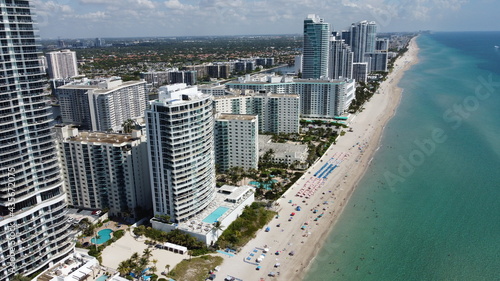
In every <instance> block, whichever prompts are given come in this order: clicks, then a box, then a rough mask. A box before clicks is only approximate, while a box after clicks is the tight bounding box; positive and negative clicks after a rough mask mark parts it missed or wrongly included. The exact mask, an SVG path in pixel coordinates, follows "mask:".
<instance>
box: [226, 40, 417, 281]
mask: <svg viewBox="0 0 500 281" xmlns="http://www.w3.org/2000/svg"><path fill="white" fill-rule="evenodd" d="M415 39H416V38H413V39H412V40H411V41H410V43H409V48H408V51H407V52H406V53H405V54H404V55H403V56H402V57H400V58H398V59H397V60H396V62H395V64H394V68H393V70H392V71H391V73H390V74H389V75H388V76H387V79H386V80H385V81H384V82H382V83H381V85H380V87H379V90H378V94H374V95H373V97H372V98H371V100H370V101H369V102H368V103H367V104H365V105H364V109H363V110H362V112H360V113H358V114H357V115H356V116H354V117H352V118H351V122H350V128H352V130H353V131H352V132H349V131H348V132H346V134H345V135H344V136H341V137H340V138H339V139H338V140H337V143H336V144H335V145H332V146H331V147H330V148H329V149H328V151H327V152H326V153H325V154H324V155H323V156H322V157H321V159H320V160H318V161H317V162H316V163H315V164H313V165H312V166H311V167H310V168H309V169H308V171H307V172H306V173H305V174H304V175H303V176H302V177H301V178H300V179H299V180H298V181H297V182H296V183H295V184H294V185H293V186H292V187H291V188H290V189H289V190H288V191H287V192H286V193H285V194H284V196H283V197H282V198H280V199H279V200H277V201H276V203H277V206H275V208H276V211H278V213H279V217H278V218H274V219H273V220H272V221H271V222H270V223H269V225H268V226H269V227H270V231H268V232H266V231H265V227H264V229H262V230H260V231H259V232H257V234H256V237H255V238H254V239H252V240H251V241H250V242H248V244H247V245H246V246H244V247H243V248H242V250H241V251H240V252H239V253H237V254H236V255H235V256H233V257H224V262H223V264H222V265H221V267H220V268H221V270H220V271H219V272H218V273H217V276H218V279H219V278H220V279H221V280H223V279H224V278H225V277H226V276H233V277H235V278H238V279H242V280H302V279H303V278H304V276H305V274H306V272H307V270H308V269H309V266H310V264H311V263H312V262H313V261H314V258H315V257H316V255H317V254H318V252H319V250H320V249H321V247H322V245H323V243H324V241H325V239H326V238H327V236H328V233H329V232H330V230H331V229H332V226H333V225H334V224H335V222H336V221H337V220H338V218H339V216H340V214H341V212H342V210H343V208H344V206H345V205H346V204H347V203H348V200H349V197H350V196H351V194H352V192H353V191H354V189H355V187H356V185H357V184H358V181H359V180H360V179H361V177H362V176H363V174H364V173H365V171H366V169H367V167H368V165H369V163H370V161H371V159H372V157H373V154H374V153H375V151H376V150H377V149H378V147H379V145H380V143H379V142H380V138H381V136H382V132H383V129H384V128H385V125H386V124H387V122H388V121H389V119H390V118H391V117H392V116H393V115H394V113H395V112H396V109H397V107H398V104H399V101H400V98H401V94H402V89H401V88H399V87H398V86H397V84H398V83H399V80H400V79H401V77H402V76H403V74H404V72H405V71H406V70H408V69H409V68H410V67H411V66H412V65H413V64H415V63H417V61H418V57H417V54H418V46H417V44H416V42H415ZM325 163H329V164H332V163H333V164H334V165H333V166H335V163H337V166H336V167H335V168H334V169H333V170H332V167H333V166H328V165H327V166H325ZM328 167H330V169H329V170H328V172H324V171H325V169H328ZM325 175H326V178H325ZM305 186H306V188H304V187H305ZM307 187H311V188H312V189H316V191H315V192H314V194H312V192H310V191H309V194H311V195H310V196H309V198H306V197H299V196H296V194H297V193H298V192H299V191H300V190H301V189H302V190H303V191H304V189H307ZM290 200H291V203H289V202H290ZM297 206H300V207H301V210H300V211H297V210H296V208H297ZM315 209H316V210H317V212H314V210H315ZM292 212H293V213H295V214H294V216H290V215H291V213H292ZM320 215H321V217H320ZM290 217H292V219H291V220H290ZM316 218H317V219H316ZM305 223H307V225H305ZM278 224H279V227H278V226H277V225H278ZM265 248H267V249H268V252H267V253H264V255H265V256H264V257H263V259H262V261H261V262H259V263H257V262H256V259H257V258H258V257H260V256H261V254H262V253H263V249H265ZM277 251H278V255H277V254H276V252H277ZM292 251H293V255H291V252H292ZM252 254H253V255H252ZM332 254H333V253H332ZM277 263H279V267H275V265H276V264H277ZM257 266H260V268H259V270H257V269H256V268H257ZM270 272H274V274H275V276H274V277H270V276H269V273H270Z"/></svg>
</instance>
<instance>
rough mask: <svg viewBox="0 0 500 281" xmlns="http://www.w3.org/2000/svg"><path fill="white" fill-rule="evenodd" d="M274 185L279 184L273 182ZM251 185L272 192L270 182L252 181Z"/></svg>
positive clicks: (275, 181)
mask: <svg viewBox="0 0 500 281" xmlns="http://www.w3.org/2000/svg"><path fill="white" fill-rule="evenodd" d="M271 181H272V182H273V183H277V182H278V181H277V180H271ZM249 184H251V185H254V186H255V187H257V188H264V189H265V190H271V189H272V188H271V183H270V182H264V183H261V182H258V181H251V182H249Z"/></svg>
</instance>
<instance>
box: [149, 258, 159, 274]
mask: <svg viewBox="0 0 500 281" xmlns="http://www.w3.org/2000/svg"><path fill="white" fill-rule="evenodd" d="M151 262H152V263H153V264H154V266H152V267H151V268H150V269H151V271H152V272H156V270H157V269H158V268H157V267H156V263H157V262H158V260H157V259H153V260H152V261H151Z"/></svg>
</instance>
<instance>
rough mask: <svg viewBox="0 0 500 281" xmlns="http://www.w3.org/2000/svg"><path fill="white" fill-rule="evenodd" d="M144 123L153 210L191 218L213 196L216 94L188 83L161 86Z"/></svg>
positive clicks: (175, 219) (176, 218) (175, 217)
mask: <svg viewBox="0 0 500 281" xmlns="http://www.w3.org/2000/svg"><path fill="white" fill-rule="evenodd" d="M146 127H147V136H148V154H149V157H150V159H149V166H150V178H151V186H152V196H153V210H154V214H155V215H168V216H170V219H171V221H173V222H177V223H178V222H182V221H186V220H189V219H190V218H192V217H193V216H195V215H196V214H198V213H200V212H201V211H203V210H204V209H205V208H206V207H207V206H208V205H209V204H210V202H212V201H213V199H214V196H215V155H214V136H213V130H214V116H213V99H212V96H211V95H207V94H203V93H201V92H199V91H198V89H197V87H195V86H193V87H188V86H187V85H186V84H174V85H169V86H164V87H160V90H159V96H158V100H155V101H151V102H150V108H149V109H148V110H147V111H146Z"/></svg>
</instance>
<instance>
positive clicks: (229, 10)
mask: <svg viewBox="0 0 500 281" xmlns="http://www.w3.org/2000/svg"><path fill="white" fill-rule="evenodd" d="M33 1H34V2H35V3H37V4H38V5H37V7H39V11H38V14H39V15H42V16H43V17H44V22H45V23H46V25H47V27H48V28H47V30H51V29H52V30H64V27H65V26H68V25H86V24H87V23H88V22H89V21H92V22H94V23H95V25H94V26H89V27H86V28H87V29H86V30H96V31H95V32H96V33H98V32H109V31H110V30H122V31H123V32H124V33H129V34H130V36H138V35H145V34H144V33H145V32H148V33H149V34H151V35H152V34H158V35H182V34H184V35H200V34H211V35H213V34H243V33H251V34H259V33H260V34H262V33H301V32H302V27H301V26H302V20H303V19H304V18H305V17H306V16H307V14H310V13H316V14H318V15H319V16H321V17H323V18H324V19H325V21H327V22H329V23H330V24H332V26H333V27H335V29H337V30H338V29H341V28H345V27H347V26H348V25H349V24H350V23H352V22H356V21H359V20H364V19H366V20H375V21H376V22H377V23H378V24H379V25H380V27H381V30H389V29H394V28H396V29H401V28H402V27H401V26H399V24H400V23H404V24H406V27H411V28H412V29H413V27H415V26H424V25H428V24H429V22H435V21H437V19H440V18H443V19H446V18H449V17H450V15H452V14H454V13H460V12H461V10H462V7H463V6H464V5H465V4H466V3H467V2H468V0H77V1H76V0H33ZM481 1H490V0H481ZM100 22H101V23H102V27H101V26H99V23H100ZM51 27H52V28H51ZM43 30H44V29H42V31H43ZM47 32H49V31H47ZM149 34H148V35H149ZM113 35H115V34H113ZM126 35H127V34H122V35H121V36H126ZM102 36H103V37H104V36H106V35H105V34H103V35H102Z"/></svg>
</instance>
